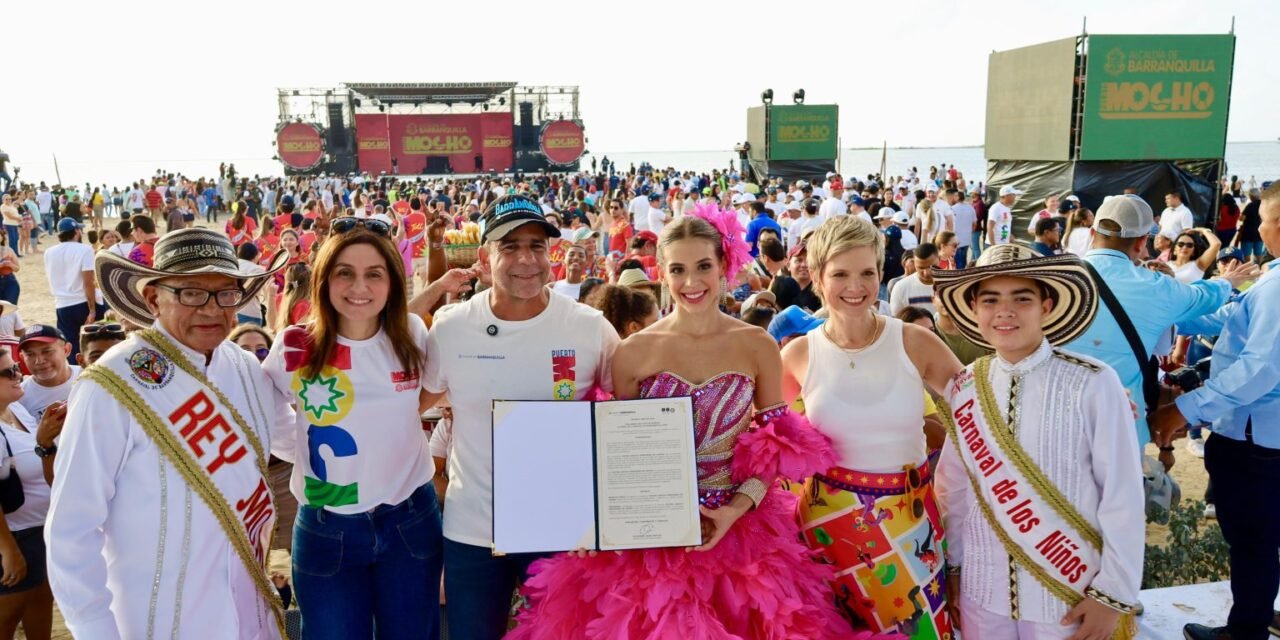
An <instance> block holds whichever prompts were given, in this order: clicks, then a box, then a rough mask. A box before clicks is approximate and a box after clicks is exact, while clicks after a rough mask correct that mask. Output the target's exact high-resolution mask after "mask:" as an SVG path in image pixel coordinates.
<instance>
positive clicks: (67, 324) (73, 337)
mask: <svg viewBox="0 0 1280 640" xmlns="http://www.w3.org/2000/svg"><path fill="white" fill-rule="evenodd" d="M95 306H97V307H98V309H97V313H96V315H97V316H98V317H99V318H101V317H103V316H105V315H106V314H107V306H106V305H103V304H99V305H95ZM54 313H55V314H56V315H57V316H58V330H59V331H61V332H62V335H64V336H66V337H67V341H68V342H70V343H71V353H70V354H69V355H67V362H70V363H71V364H76V354H77V353H80V327H83V326H84V325H85V323H86V322H88V320H89V303H88V302H81V303H80V304H73V305H71V306H69V307H58V308H57V309H55V310H54Z"/></svg>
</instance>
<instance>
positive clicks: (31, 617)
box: [0, 347, 67, 638]
mask: <svg viewBox="0 0 1280 640" xmlns="http://www.w3.org/2000/svg"><path fill="white" fill-rule="evenodd" d="M21 397H22V371H21V369H19V368H18V365H17V364H15V363H14V361H13V356H12V354H11V353H10V352H9V350H8V349H7V348H4V347H0V482H3V481H4V480H3V479H4V478H9V477H10V475H11V474H15V473H16V474H17V476H18V479H19V481H20V482H21V483H22V496H23V502H22V506H20V507H18V508H17V509H16V510H14V511H13V512H11V513H6V514H4V518H3V524H0V572H2V575H0V637H2V638H12V637H14V633H15V632H16V631H17V628H18V623H19V622H21V623H22V626H23V630H24V631H25V633H26V637H28V638H48V637H49V635H50V629H51V627H52V624H53V593H52V592H51V591H50V590H49V579H48V575H47V574H46V572H45V544H44V520H45V516H46V515H47V514H48V512H49V482H50V481H51V480H52V479H53V454H54V452H55V451H56V450H57V447H55V446H54V441H53V439H54V438H55V437H57V435H58V433H59V432H60V431H61V430H62V421H63V420H64V419H66V416H67V411H66V405H65V403H58V404H57V405H54V406H51V407H49V409H47V410H46V411H45V412H44V416H43V418H42V419H41V420H39V421H37V420H36V419H35V418H33V417H32V416H31V414H29V413H27V411H26V410H25V409H23V408H22V405H21V404H19V403H18V399H19V398H21ZM38 443H43V446H41V445H40V444H38Z"/></svg>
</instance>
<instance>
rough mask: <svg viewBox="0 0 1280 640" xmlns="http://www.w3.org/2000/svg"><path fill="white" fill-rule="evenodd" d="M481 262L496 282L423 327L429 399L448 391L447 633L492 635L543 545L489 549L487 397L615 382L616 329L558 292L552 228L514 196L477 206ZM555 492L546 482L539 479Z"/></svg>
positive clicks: (486, 639)
mask: <svg viewBox="0 0 1280 640" xmlns="http://www.w3.org/2000/svg"><path fill="white" fill-rule="evenodd" d="M484 229H485V232H484V235H483V236H482V237H481V249H480V260H481V262H482V263H483V264H486V265H487V266H488V270H489V272H490V273H491V274H492V277H493V287H492V288H491V289H488V290H486V291H483V292H481V293H479V294H477V295H476V296H475V297H473V298H471V299H470V300H468V301H466V302H463V303H461V304H457V305H452V306H448V307H445V308H443V309H441V310H440V311H439V312H437V313H436V316H435V324H434V326H433V327H432V330H431V332H430V334H429V335H428V337H427V368H426V375H425V377H424V380H423V386H424V387H425V389H426V391H427V397H426V398H425V400H426V401H427V402H428V403H429V404H434V403H435V402H437V401H438V400H440V399H441V398H443V397H445V396H446V395H447V397H448V403H449V406H451V407H452V408H453V434H452V435H453V438H452V445H453V448H452V455H450V456H449V460H448V466H449V468H448V480H449V481H448V489H447V491H446V495H445V509H444V537H445V541H444V565H445V574H444V575H445V590H446V591H447V592H448V594H449V620H448V622H449V637H451V638H466V639H467V640H498V639H499V638H501V637H502V636H503V635H505V634H506V632H507V625H508V612H509V609H510V604H511V597H512V593H513V592H514V590H515V585H516V584H517V581H519V580H522V579H523V578H525V577H527V574H528V569H529V565H530V564H531V563H532V562H533V561H534V560H536V559H538V558H539V557H541V555H540V554H527V553H520V554H508V555H503V556H495V555H493V549H492V544H493V512H492V503H493V485H492V476H493V468H492V460H493V458H492V455H493V441H492V437H491V431H490V429H491V421H492V406H493V401H494V400H497V399H521V400H581V399H583V398H585V397H586V396H587V394H588V393H589V392H590V391H591V390H593V389H595V388H600V389H602V390H604V391H609V390H612V388H613V383H612V380H611V378H610V373H609V366H608V363H609V359H610V358H611V357H612V356H613V351H614V349H615V348H616V347H617V345H618V342H619V340H618V334H617V332H616V331H614V329H613V326H612V325H610V324H609V322H608V321H607V320H605V319H604V316H603V315H602V314H601V313H600V312H599V311H597V310H595V309H592V308H591V307H588V306H587V305H583V304H577V303H575V302H573V301H571V300H569V299H568V298H566V297H565V296H560V295H555V294H553V293H552V292H551V291H549V290H548V289H547V288H546V287H545V286H543V283H545V282H546V281H547V278H548V277H549V274H550V272H551V263H550V260H549V259H548V257H547V240H548V238H555V237H559V236H560V230H559V229H557V228H556V227H554V226H553V225H551V224H549V223H548V222H547V221H546V219H545V218H544V217H543V216H542V211H541V209H540V208H539V207H538V203H537V202H535V201H533V200H531V199H529V198H526V197H524V196H520V195H509V196H505V197H503V198H500V199H498V200H497V201H495V202H494V203H493V204H491V205H490V206H489V208H488V210H487V211H486V212H485V224H484ZM547 490H548V491H554V490H555V488H554V487H550V486H549V487H547Z"/></svg>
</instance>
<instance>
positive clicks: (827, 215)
mask: <svg viewBox="0 0 1280 640" xmlns="http://www.w3.org/2000/svg"><path fill="white" fill-rule="evenodd" d="M827 186H828V191H829V192H830V195H829V196H828V197H827V199H826V200H823V201H822V206H821V207H819V208H818V217H819V218H821V219H822V221H823V222H826V221H827V220H829V219H831V217H832V216H841V215H845V214H847V213H849V207H848V206H847V205H845V203H844V180H842V179H841V178H840V176H837V175H833V176H831V180H830V182H828V183H827Z"/></svg>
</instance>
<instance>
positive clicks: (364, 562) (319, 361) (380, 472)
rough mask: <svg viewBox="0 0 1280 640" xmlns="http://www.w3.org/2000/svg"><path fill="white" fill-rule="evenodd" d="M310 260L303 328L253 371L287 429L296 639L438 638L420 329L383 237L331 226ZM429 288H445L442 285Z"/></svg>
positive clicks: (282, 437)
mask: <svg viewBox="0 0 1280 640" xmlns="http://www.w3.org/2000/svg"><path fill="white" fill-rule="evenodd" d="M343 220H349V221H350V222H349V223H344V224H342V225H339V224H337V223H335V224H334V225H333V231H334V235H333V236H332V237H330V238H329V239H328V241H326V242H325V244H324V246H323V247H322V248H321V250H320V253H319V255H318V256H317V257H316V262H315V269H314V273H313V276H312V285H311V286H312V301H313V309H312V314H311V316H310V317H311V319H312V320H311V322H310V323H309V324H306V325H295V326H291V327H289V328H287V329H285V330H284V331H283V333H282V334H281V335H280V336H279V337H278V339H277V340H276V342H275V344H274V345H273V347H272V350H271V353H270V355H268V356H267V359H266V361H265V362H263V369H264V371H266V373H267V375H268V376H269V377H270V379H271V381H272V383H273V384H274V385H275V388H276V391H277V394H278V395H277V399H278V401H280V402H291V403H294V404H295V407H296V410H297V414H296V415H297V417H296V420H295V423H294V424H288V425H277V430H276V433H275V434H274V435H273V439H274V440H275V443H274V444H275V446H273V451H274V452H275V454H276V455H277V456H279V457H281V458H283V459H286V460H292V461H293V462H294V470H293V478H292V481H291V489H292V491H293V494H294V495H295V496H296V497H297V499H298V503H299V505H300V506H299V508H298V517H297V520H296V523H295V525H294V534H293V577H294V584H295V590H296V594H297V598H298V605H299V607H300V608H301V610H302V624H303V626H304V629H305V631H304V633H305V634H306V636H307V637H308V638H318V639H325V638H333V639H343V638H368V637H372V636H373V630H374V629H375V627H376V629H377V633H378V637H387V638H407V637H427V638H433V637H437V636H438V635H439V627H440V614H439V612H440V609H439V606H438V604H439V590H440V572H441V562H442V552H441V529H440V510H439V507H438V506H437V503H436V496H435V491H434V490H433V488H432V485H431V478H432V476H433V475H434V471H433V468H432V461H431V455H430V451H429V449H428V446H427V439H426V438H425V437H424V436H423V433H422V425H421V422H420V417H419V416H420V415H421V411H420V407H419V403H420V401H421V398H422V383H421V380H422V372H423V368H424V365H425V363H426V355H425V352H424V350H423V345H425V344H426V342H427V329H426V325H425V324H424V323H423V321H422V319H421V318H419V317H417V316H414V315H411V314H410V313H409V311H408V307H407V305H408V300H407V298H406V294H405V284H404V283H405V273H404V263H403V261H402V260H401V259H400V254H399V252H397V251H396V248H395V246H394V245H393V244H392V243H391V240H390V238H389V237H388V234H389V232H390V228H389V225H387V224H386V223H385V222H383V221H380V220H375V219H359V220H357V219H355V218H344V219H343ZM442 281H448V280H447V279H442Z"/></svg>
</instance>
